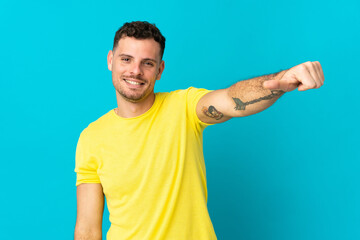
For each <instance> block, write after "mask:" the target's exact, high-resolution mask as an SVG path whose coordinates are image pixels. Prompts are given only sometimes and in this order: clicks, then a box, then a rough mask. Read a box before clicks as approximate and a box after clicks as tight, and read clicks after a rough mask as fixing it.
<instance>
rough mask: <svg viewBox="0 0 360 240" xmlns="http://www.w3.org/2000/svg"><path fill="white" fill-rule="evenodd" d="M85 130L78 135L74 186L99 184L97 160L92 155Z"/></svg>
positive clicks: (91, 148) (89, 141)
mask: <svg viewBox="0 0 360 240" xmlns="http://www.w3.org/2000/svg"><path fill="white" fill-rule="evenodd" d="M91 143H92V141H91V139H90V138H89V135H88V132H87V129H84V130H83V131H82V133H81V134H80V137H79V140H78V143H77V146H76V154H75V172H76V186H78V185H80V184H81V183H100V178H99V176H98V174H97V170H98V166H99V163H98V159H97V157H96V155H95V154H94V152H93V151H94V148H93V147H92V145H91Z"/></svg>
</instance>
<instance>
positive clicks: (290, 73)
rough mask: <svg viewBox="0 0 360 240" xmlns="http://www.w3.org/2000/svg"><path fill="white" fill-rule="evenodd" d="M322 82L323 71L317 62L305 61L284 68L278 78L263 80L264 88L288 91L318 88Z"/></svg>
mask: <svg viewBox="0 0 360 240" xmlns="http://www.w3.org/2000/svg"><path fill="white" fill-rule="evenodd" d="M323 84H324V73H323V71H322V68H321V65H320V63H319V62H317V61H315V62H305V63H302V64H299V65H297V66H295V67H292V68H290V69H288V70H286V72H285V74H284V75H283V76H282V77H281V78H280V79H278V80H269V81H265V82H264V85H263V86H264V88H268V89H270V90H282V91H284V92H290V91H293V90H294V89H296V88H298V90H299V91H306V90H309V89H313V88H319V87H321V86H322V85H323Z"/></svg>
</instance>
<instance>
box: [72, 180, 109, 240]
mask: <svg viewBox="0 0 360 240" xmlns="http://www.w3.org/2000/svg"><path fill="white" fill-rule="evenodd" d="M76 194H77V217H76V226H75V234H74V235H75V236H74V239H75V240H101V239H102V231H101V228H102V217H103V212H104V194H103V189H102V186H101V184H99V183H82V184H80V185H79V186H78V187H77V192H76Z"/></svg>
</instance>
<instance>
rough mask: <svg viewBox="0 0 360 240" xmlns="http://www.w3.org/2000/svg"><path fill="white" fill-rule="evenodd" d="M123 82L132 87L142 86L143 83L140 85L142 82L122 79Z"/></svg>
mask: <svg viewBox="0 0 360 240" xmlns="http://www.w3.org/2000/svg"><path fill="white" fill-rule="evenodd" d="M123 80H124V81H125V82H127V83H130V84H132V85H144V84H145V83H142V82H136V81H132V80H128V79H125V78H123Z"/></svg>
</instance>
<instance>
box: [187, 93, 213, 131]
mask: <svg viewBox="0 0 360 240" xmlns="http://www.w3.org/2000/svg"><path fill="white" fill-rule="evenodd" d="M187 91H188V92H187V98H186V100H187V109H188V116H189V119H190V121H192V122H193V123H194V127H195V128H196V130H200V131H202V130H204V129H205V128H206V127H207V126H210V125H214V124H210V123H205V122H203V121H201V120H200V119H199V117H198V115H197V114H196V106H197V103H198V102H199V100H200V99H201V98H202V97H203V96H204V95H205V94H207V93H209V92H212V91H213V90H207V89H204V88H194V87H190V88H188V89H187Z"/></svg>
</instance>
